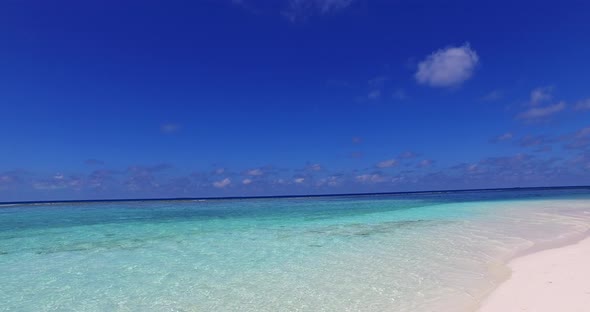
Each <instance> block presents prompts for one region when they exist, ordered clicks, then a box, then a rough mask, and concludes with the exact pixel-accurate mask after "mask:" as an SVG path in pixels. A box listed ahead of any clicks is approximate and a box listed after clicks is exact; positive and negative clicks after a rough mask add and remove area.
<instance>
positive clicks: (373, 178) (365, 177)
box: [356, 173, 385, 183]
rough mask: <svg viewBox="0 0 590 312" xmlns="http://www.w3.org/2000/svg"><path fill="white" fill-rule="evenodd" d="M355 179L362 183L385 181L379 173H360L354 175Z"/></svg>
mask: <svg viewBox="0 0 590 312" xmlns="http://www.w3.org/2000/svg"><path fill="white" fill-rule="evenodd" d="M356 180H357V181H358V182H362V183H368V182H372V183H379V182H384V181H385V177H383V176H381V175H379V174H376V173H375V174H361V175H358V176H356Z"/></svg>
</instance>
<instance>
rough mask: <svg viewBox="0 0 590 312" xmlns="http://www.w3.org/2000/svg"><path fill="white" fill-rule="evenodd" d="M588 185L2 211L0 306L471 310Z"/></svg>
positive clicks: (549, 239) (560, 223) (585, 213)
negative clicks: (565, 187)
mask: <svg viewBox="0 0 590 312" xmlns="http://www.w3.org/2000/svg"><path fill="white" fill-rule="evenodd" d="M589 229H590V189H544V190H528V189H524V190H502V191H470V192H432V193H422V194H390V195H371V196H340V197H338V196H336V197H309V198H306V197H297V198H260V199H231V200H230V199H228V200H175V201H129V202H83V203H39V204H6V205H0V311H453V312H454V311H474V310H476V309H477V305H478V303H479V302H480V300H481V299H482V298H483V297H485V296H486V294H488V293H489V292H490V291H491V290H493V289H494V287H496V286H497V285H498V283H500V282H502V280H504V279H505V278H506V277H507V276H508V274H509V271H508V270H507V268H506V266H505V264H506V262H507V261H508V260H509V259H510V258H512V257H514V256H517V255H519V254H523V253H527V252H532V251H534V250H538V249H542V248H549V247H552V246H558V245H562V244H566V243H567V242H571V241H574V240H577V239H580V238H582V237H584V236H585V235H587V233H588V231H589Z"/></svg>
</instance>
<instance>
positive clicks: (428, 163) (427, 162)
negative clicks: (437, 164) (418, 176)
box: [418, 159, 434, 168]
mask: <svg viewBox="0 0 590 312" xmlns="http://www.w3.org/2000/svg"><path fill="white" fill-rule="evenodd" d="M433 163H434V161H432V160H431V159H424V160H422V161H420V162H419V163H418V167H420V168H426V167H430V166H432V164H433Z"/></svg>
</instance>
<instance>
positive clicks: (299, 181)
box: [293, 178, 305, 184]
mask: <svg viewBox="0 0 590 312" xmlns="http://www.w3.org/2000/svg"><path fill="white" fill-rule="evenodd" d="M293 181H295V183H297V184H301V183H303V182H305V179H304V178H295V179H294V180H293Z"/></svg>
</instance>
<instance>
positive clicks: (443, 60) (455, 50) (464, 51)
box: [415, 43, 479, 87]
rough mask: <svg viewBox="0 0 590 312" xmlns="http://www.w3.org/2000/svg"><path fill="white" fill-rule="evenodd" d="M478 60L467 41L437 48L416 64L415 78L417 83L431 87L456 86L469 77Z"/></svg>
mask: <svg viewBox="0 0 590 312" xmlns="http://www.w3.org/2000/svg"><path fill="white" fill-rule="evenodd" d="M478 62H479V57H478V56H477V53H476V52H475V51H474V50H472V49H471V47H470V46H469V43H465V44H464V45H462V46H460V47H448V48H445V49H441V50H438V51H436V52H434V53H432V54H431V55H429V56H428V57H426V59H425V60H424V61H422V62H420V63H419V64H418V71H417V72H416V74H415V78H416V80H417V81H418V83H421V84H425V85H429V86H432V87H452V86H458V85H460V84H461V83H463V82H464V81H465V80H467V79H469V78H471V76H472V75H473V71H474V70H475V67H476V65H477V64H478Z"/></svg>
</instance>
